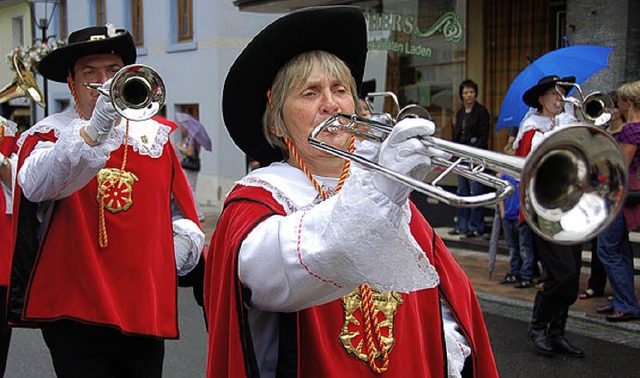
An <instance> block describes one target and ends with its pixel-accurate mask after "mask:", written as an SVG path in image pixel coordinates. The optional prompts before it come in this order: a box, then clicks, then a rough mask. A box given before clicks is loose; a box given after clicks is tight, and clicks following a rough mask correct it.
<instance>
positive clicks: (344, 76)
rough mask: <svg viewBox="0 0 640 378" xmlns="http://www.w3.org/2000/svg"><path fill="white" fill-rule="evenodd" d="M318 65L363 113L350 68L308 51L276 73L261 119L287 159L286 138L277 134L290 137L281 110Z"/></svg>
mask: <svg viewBox="0 0 640 378" xmlns="http://www.w3.org/2000/svg"><path fill="white" fill-rule="evenodd" d="M316 63H318V64H319V66H320V67H321V68H322V69H323V70H324V71H325V72H326V73H328V74H329V75H331V76H333V77H334V78H335V79H337V80H338V81H340V82H342V83H343V84H344V85H345V86H346V87H347V89H348V90H349V91H350V92H351V95H352V96H353V102H354V104H355V109H356V113H357V114H360V111H361V110H360V103H359V102H358V97H357V96H358V91H357V88H356V82H355V80H354V78H353V76H352V75H351V71H350V70H349V67H347V65H346V64H345V63H344V62H343V61H342V60H340V58H338V57H337V56H335V55H333V54H331V53H328V52H326V51H321V50H313V51H306V52H304V53H302V54H300V55H297V56H296V57H294V58H293V59H291V60H290V61H288V62H287V63H286V64H285V65H284V66H282V68H280V70H279V71H278V73H277V74H276V77H275V79H273V84H272V85H271V89H270V91H269V93H268V94H267V97H268V101H267V106H266V109H265V112H264V114H263V116H262V132H263V133H264V136H265V138H266V139H267V141H268V142H269V144H270V145H271V146H273V147H275V148H279V149H280V150H282V151H284V153H285V158H286V157H287V154H288V148H287V145H286V143H285V142H284V138H282V137H279V136H278V134H280V135H283V136H286V137H290V135H289V132H288V130H287V128H286V125H285V123H284V116H283V114H282V109H283V107H284V102H285V100H286V98H287V96H289V94H290V93H291V92H292V91H293V90H294V88H296V87H297V86H298V85H300V84H302V83H303V82H304V81H305V80H306V79H307V77H308V76H309V74H310V73H311V70H312V69H313V66H314V64H316Z"/></svg>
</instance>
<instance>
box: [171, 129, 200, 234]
mask: <svg viewBox="0 0 640 378" xmlns="http://www.w3.org/2000/svg"><path fill="white" fill-rule="evenodd" d="M180 139H181V140H180V143H178V145H177V146H176V147H177V148H178V151H179V152H180V154H181V155H182V158H181V159H180V165H181V166H182V169H184V173H185V175H186V176H187V181H189V186H190V187H191V193H192V194H193V199H194V202H195V205H196V209H197V211H198V219H199V220H200V222H202V221H204V213H203V212H202V209H201V208H200V203H199V202H198V200H197V198H196V188H197V186H198V175H199V174H200V168H201V164H200V144H199V143H198V142H196V141H195V139H194V138H193V137H192V136H191V135H190V134H189V133H188V132H187V130H186V129H185V128H184V127H182V126H181V127H180Z"/></svg>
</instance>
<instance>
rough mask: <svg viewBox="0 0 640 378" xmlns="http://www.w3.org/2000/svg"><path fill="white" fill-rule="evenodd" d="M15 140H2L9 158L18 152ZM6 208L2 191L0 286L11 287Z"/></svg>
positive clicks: (2, 149)
mask: <svg viewBox="0 0 640 378" xmlns="http://www.w3.org/2000/svg"><path fill="white" fill-rule="evenodd" d="M0 127H3V126H0ZM15 140H16V136H13V135H12V136H9V135H6V134H5V135H4V138H3V139H2V143H1V144H0V152H1V153H2V154H3V155H4V156H6V157H7V158H8V157H9V156H11V154H12V153H14V152H17V148H16V144H15ZM6 206H7V203H6V199H5V198H4V192H3V191H2V190H1V189H0V286H9V272H10V271H11V237H12V235H11V215H10V214H6V213H5V209H6Z"/></svg>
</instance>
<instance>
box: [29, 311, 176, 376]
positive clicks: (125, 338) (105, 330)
mask: <svg viewBox="0 0 640 378" xmlns="http://www.w3.org/2000/svg"><path fill="white" fill-rule="evenodd" d="M40 328H41V330H42V336H43V338H44V341H45V343H46V344H47V347H48V348H49V351H50V352H51V359H52V360H53V367H54V369H55V371H56V375H57V376H58V377H61V378H65V377H94V378H101V377H104V378H107V377H158V378H159V377H162V363H163V360H164V340H162V339H156V338H152V337H143V336H131V335H125V334H123V333H122V332H120V331H119V330H116V329H113V328H109V327H101V326H95V325H88V324H83V323H79V322H75V321H70V320H60V321H56V322H52V323H43V324H42V325H41V327H40Z"/></svg>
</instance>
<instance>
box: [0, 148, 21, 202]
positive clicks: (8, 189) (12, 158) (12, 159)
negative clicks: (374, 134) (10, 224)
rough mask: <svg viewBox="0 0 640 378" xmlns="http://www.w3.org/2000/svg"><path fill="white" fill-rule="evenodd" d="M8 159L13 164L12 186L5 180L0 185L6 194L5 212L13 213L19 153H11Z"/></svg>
mask: <svg viewBox="0 0 640 378" xmlns="http://www.w3.org/2000/svg"><path fill="white" fill-rule="evenodd" d="M8 159H9V164H11V186H10V187H9V186H7V185H5V184H4V182H1V183H0V185H2V192H3V194H4V202H5V205H6V209H5V212H6V214H13V191H14V189H15V186H16V171H17V169H16V167H17V166H18V155H17V154H11V156H9V157H8Z"/></svg>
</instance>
